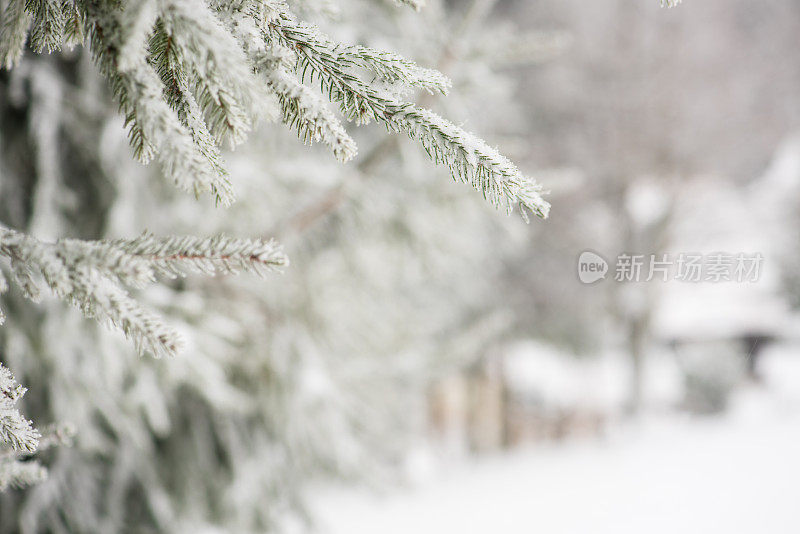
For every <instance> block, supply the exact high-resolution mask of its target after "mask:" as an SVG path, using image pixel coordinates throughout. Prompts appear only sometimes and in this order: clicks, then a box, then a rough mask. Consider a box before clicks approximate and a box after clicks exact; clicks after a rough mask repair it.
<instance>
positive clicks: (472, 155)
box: [268, 14, 549, 218]
mask: <svg viewBox="0 0 800 534" xmlns="http://www.w3.org/2000/svg"><path fill="white" fill-rule="evenodd" d="M268 27H269V36H270V38H271V39H272V40H273V42H276V43H279V44H281V45H283V46H285V47H287V48H289V49H291V50H293V51H294V52H295V53H296V55H297V66H296V69H297V71H298V72H299V73H301V81H305V79H306V78H307V79H308V80H309V81H310V82H312V83H314V81H315V80H316V82H317V83H319V84H320V88H321V89H322V91H323V92H324V93H326V94H327V95H328V97H329V98H330V100H331V101H333V102H337V103H339V106H340V108H341V111H342V113H343V114H344V115H345V116H346V117H347V118H348V119H349V120H353V121H355V122H356V123H358V124H365V123H369V122H371V121H373V120H374V121H378V122H381V123H383V124H384V125H385V126H386V127H387V128H388V129H389V130H390V131H393V132H405V133H407V134H408V135H409V137H411V138H414V139H417V140H418V141H419V142H420V144H422V146H423V148H424V149H425V151H426V152H427V153H428V155H429V156H430V158H431V159H432V160H433V161H434V162H435V163H437V164H441V165H445V166H446V167H448V169H449V170H450V173H451V175H452V176H453V178H454V179H456V180H458V181H462V182H465V183H469V184H470V185H472V186H473V187H474V188H475V189H476V190H478V191H480V192H482V194H483V195H484V197H485V198H486V199H487V200H488V201H489V202H490V203H491V204H493V205H494V206H495V207H502V208H505V209H506V211H508V212H510V211H512V210H513V209H514V207H515V206H519V208H520V213H522V215H523V217H525V218H527V211H531V212H533V213H534V214H535V215H537V216H539V217H542V218H546V217H547V214H548V212H549V204H548V203H547V202H546V201H545V200H544V199H543V198H542V196H541V192H542V190H541V187H540V186H539V185H538V184H536V183H535V182H534V181H533V180H532V179H530V178H528V177H526V176H524V175H523V174H522V173H521V172H520V170H519V169H518V168H517V167H516V166H515V165H514V164H513V163H512V162H511V161H510V160H508V159H507V158H506V157H505V156H503V155H502V154H500V153H499V152H498V151H497V150H496V149H494V148H492V147H490V146H489V145H488V144H486V142H485V141H483V140H481V139H479V138H478V137H476V136H474V135H473V134H471V133H469V132H466V131H464V130H463V129H461V128H459V127H458V126H455V125H454V124H452V123H451V122H449V121H447V120H445V119H443V118H442V117H440V116H438V115H437V114H435V113H433V112H432V111H430V110H427V109H421V108H417V107H415V106H414V105H413V104H410V103H407V102H401V101H399V100H396V99H395V98H393V97H391V96H387V95H384V94H381V93H379V92H378V91H377V90H376V89H374V88H373V87H371V86H370V85H368V84H367V83H365V82H364V81H362V80H361V79H360V78H358V77H357V76H356V75H355V74H354V73H352V72H350V71H349V70H347V69H346V67H347V66H348V65H351V64H352V61H348V60H345V61H342V60H341V58H340V54H339V48H338V47H337V45H336V44H335V43H334V42H333V41H331V40H330V39H329V38H327V37H326V36H324V35H323V34H322V33H321V32H319V30H317V29H316V28H315V27H313V26H310V25H308V24H303V23H298V22H296V21H295V20H294V19H293V18H292V17H291V16H289V15H285V14H282V15H280V16H278V17H276V18H274V19H273V20H272V21H271V22H269V23H268Z"/></svg>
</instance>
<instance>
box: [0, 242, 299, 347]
mask: <svg viewBox="0 0 800 534" xmlns="http://www.w3.org/2000/svg"><path fill="white" fill-rule="evenodd" d="M0 256H5V257H6V258H8V259H10V260H11V268H12V272H14V274H15V281H16V283H17V284H18V285H19V286H20V288H21V289H22V291H23V293H24V294H25V295H26V296H27V297H29V298H31V299H37V298H38V297H39V293H40V292H39V287H38V284H37V283H36V281H35V280H34V271H35V272H38V273H39V274H41V275H42V278H43V279H44V281H45V283H46V285H47V286H48V287H49V288H50V289H51V291H52V292H53V293H54V294H55V295H56V296H57V297H59V298H61V299H63V300H65V301H67V302H69V303H70V304H72V305H73V306H75V307H76V308H78V309H79V310H81V311H82V312H83V314H84V315H86V316H87V317H89V318H92V319H96V320H97V321H98V322H100V323H101V324H104V325H106V326H109V327H114V328H116V329H119V330H121V331H122V332H123V333H124V334H125V336H126V337H128V338H129V339H131V340H132V341H133V343H134V345H135V346H136V349H137V351H138V352H139V353H142V354H143V353H151V354H153V355H155V356H156V357H160V356H164V355H174V354H175V353H177V352H178V350H179V348H180V346H181V345H182V340H181V338H180V336H179V335H178V334H177V332H175V330H174V329H172V328H171V327H169V326H168V325H167V324H166V323H165V322H164V320H163V319H162V318H161V317H160V316H159V315H157V314H156V313H154V312H151V311H150V310H148V309H146V308H145V307H144V306H142V305H141V304H139V303H138V302H137V301H136V300H135V299H133V298H132V297H131V296H130V295H129V294H128V292H127V291H126V290H125V289H124V288H123V287H122V286H123V285H128V286H133V287H142V286H144V285H146V284H148V283H151V282H153V281H155V278H156V275H167V276H170V277H175V276H183V275H187V274H189V273H193V272H196V273H202V274H207V275H213V274H232V273H239V272H244V271H247V272H252V273H255V274H257V275H260V276H264V275H266V274H267V273H268V272H271V271H275V270H278V269H281V268H282V267H284V266H286V265H287V264H288V260H287V258H286V256H285V255H284V254H283V252H282V250H281V249H280V247H279V246H278V245H277V244H276V243H275V242H273V241H263V240H248V239H234V238H229V237H226V236H222V235H220V236H216V237H212V238H199V237H155V236H153V235H150V234H144V235H142V236H140V237H138V238H136V239H131V240H125V239H119V240H113V241H108V240H106V241H81V240H77V239H62V240H59V241H56V242H55V243H45V242H43V241H39V240H38V239H35V238H33V237H31V236H28V235H25V234H22V233H20V232H16V231H14V230H9V229H4V228H2V227H0Z"/></svg>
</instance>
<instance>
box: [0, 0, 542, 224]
mask: <svg viewBox="0 0 800 534" xmlns="http://www.w3.org/2000/svg"><path fill="white" fill-rule="evenodd" d="M400 3H401V4H405V5H409V6H411V7H413V8H416V9H419V8H420V7H421V5H422V3H421V2H417V1H414V2H405V1H404V2H400ZM3 18H4V22H3V28H2V38H1V39H0V62H2V64H4V65H5V66H6V67H7V68H11V67H13V66H14V64H15V63H16V62H17V61H18V60H19V58H20V57H21V56H22V52H23V48H24V44H25V42H26V38H27V36H28V35H30V42H31V45H32V47H33V49H34V50H36V51H43V50H47V51H52V50H58V49H60V48H61V47H62V46H64V45H65V44H72V43H75V42H80V41H82V40H85V41H87V42H88V43H89V46H90V47H91V50H92V53H93V55H94V58H95V60H96V62H97V64H98V65H99V67H100V70H101V71H102V73H103V75H104V76H105V77H106V78H108V80H109V82H110V84H111V86H112V88H113V92H114V95H115V97H116V99H117V102H118V104H119V107H120V109H121V111H122V112H123V113H124V114H125V118H126V122H127V124H128V129H129V138H130V142H131V145H132V147H133V149H134V152H135V154H136V156H137V157H138V158H139V159H140V160H141V161H142V162H145V163H146V162H149V161H150V160H152V159H157V160H158V161H159V162H160V163H161V167H162V169H163V173H164V175H165V176H166V177H167V178H168V179H170V180H171V181H173V182H174V183H175V184H176V185H177V186H178V187H180V188H182V189H185V190H187V191H192V192H194V193H195V194H201V193H210V194H212V195H213V196H214V197H215V198H216V200H217V201H218V202H219V203H221V204H225V205H227V204H230V203H231V202H232V201H233V193H232V189H231V184H230V182H229V180H228V176H227V172H226V171H225V168H224V164H223V163H222V161H221V157H220V153H219V146H220V145H221V144H223V143H226V144H229V145H230V146H235V145H237V144H239V143H241V142H242V141H244V139H245V138H246V136H247V133H248V131H249V130H250V129H251V128H252V126H253V123H254V122H255V121H257V120H258V119H260V118H269V117H270V116H271V115H272V114H273V113H274V111H275V110H274V109H272V108H274V107H275V106H274V105H273V106H270V105H269V104H270V102H273V103H274V102H275V101H278V102H279V103H280V111H279V113H280V116H281V118H282V120H283V122H285V123H286V124H287V125H289V126H290V127H292V128H294V129H296V130H297V132H298V134H299V136H300V138H301V139H302V140H303V141H305V142H306V143H314V142H320V143H324V144H325V145H327V146H328V147H330V149H331V151H332V152H333V153H334V155H335V156H336V158H337V159H339V160H340V161H343V162H344V161H348V160H349V159H351V158H353V157H354V156H355V154H356V146H355V142H354V141H353V139H352V138H351V137H350V136H349V135H348V134H347V132H346V130H345V129H344V128H343V126H342V125H341V124H340V122H339V120H338V119H337V117H336V116H335V115H334V114H333V113H332V112H331V111H330V110H329V109H328V108H327V105H326V103H325V102H324V101H323V99H322V98H321V97H320V95H319V94H318V93H315V92H314V91H312V90H311V88H310V87H309V86H310V85H315V86H316V85H318V86H319V88H320V89H321V90H322V93H323V94H324V95H325V96H326V97H327V98H328V100H330V101H331V102H333V103H335V104H336V105H338V107H339V109H340V111H341V112H342V115H343V116H344V117H345V118H346V119H347V120H349V121H355V122H356V123H357V124H366V123H369V122H372V121H378V122H380V123H382V124H384V125H385V126H386V127H387V129H389V130H390V131H393V132H403V133H406V134H407V135H409V136H410V137H412V138H415V139H417V140H418V141H419V142H420V144H421V145H422V146H423V148H424V149H425V150H426V152H427V153H428V154H429V155H430V157H431V159H432V160H433V161H434V162H436V163H437V164H441V165H445V166H446V167H447V168H448V169H449V170H450V172H451V174H452V176H453V177H454V178H455V179H456V180H459V181H463V182H465V183H469V184H471V185H472V186H473V187H474V188H475V189H477V190H479V191H481V192H482V193H483V194H484V196H485V197H486V198H487V199H488V200H489V201H490V202H491V203H492V204H494V205H496V206H501V207H503V208H505V209H506V210H507V211H511V210H513V209H514V208H515V207H517V206H519V209H520V211H521V212H522V214H523V216H526V213H527V212H528V211H530V212H532V213H534V214H536V215H537V216H540V217H546V216H547V212H548V209H549V206H548V204H547V202H545V201H544V200H543V199H542V197H541V194H540V193H541V188H540V187H539V186H538V185H537V184H536V183H535V182H534V181H533V180H532V179H531V178H529V177H526V176H524V175H523V174H522V173H521V172H520V170H519V169H518V168H517V167H516V166H515V165H514V164H513V163H511V162H510V161H509V160H508V159H506V158H505V157H504V156H502V155H501V154H499V153H498V152H497V151H496V150H495V149H493V148H492V147H490V146H489V145H487V144H486V143H485V142H484V141H482V140H481V139H479V138H477V137H475V136H474V135H472V134H470V133H468V132H466V131H464V130H463V129H461V128H459V127H458V126H456V125H454V124H452V123H451V122H449V121H447V120H445V119H443V118H442V117H440V116H438V115H436V114H435V113H433V112H431V111H429V110H426V109H418V108H416V107H415V106H414V105H412V104H411V103H409V102H406V101H403V100H401V99H398V98H397V96H396V94H397V91H396V90H397V89H403V88H405V89H410V88H421V89H424V90H427V91H431V92H441V93H445V92H446V91H447V88H448V86H449V81H448V80H447V79H446V78H445V77H444V76H443V75H442V74H440V73H439V72H436V71H434V70H431V69H426V68H421V67H419V66H417V65H416V64H415V63H413V62H411V61H407V60H405V59H403V58H402V57H400V56H398V55H396V54H393V53H391V52H386V51H381V50H375V49H372V48H369V47H364V46H348V45H346V44H342V43H338V42H336V41H333V40H332V39H330V38H329V37H327V36H326V35H324V34H323V33H322V32H320V31H319V29H318V28H317V27H315V26H314V25H312V24H308V23H305V22H303V21H300V20H298V19H297V17H296V16H295V15H294V14H293V13H292V11H291V9H290V7H289V5H288V4H287V3H286V2H284V1H283V0H266V1H260V0H240V1H235V2H230V1H220V0H217V1H213V2H211V3H210V4H207V3H206V2H203V1H201V0H159V1H156V0H141V1H139V0H136V1H133V0H128V1H119V0H72V1H69V2H54V1H48V0H40V1H26V0H9V2H8V4H7V5H6V7H5V10H4V16H3ZM364 73H367V74H369V76H370V77H369V78H368V77H366V76H364ZM376 82H381V83H376ZM307 84H308V85H307ZM392 89H394V90H392Z"/></svg>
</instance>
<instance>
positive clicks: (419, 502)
mask: <svg viewBox="0 0 800 534" xmlns="http://www.w3.org/2000/svg"><path fill="white" fill-rule="evenodd" d="M764 363H765V367H764V375H765V377H766V383H765V384H764V385H762V386H749V387H747V388H744V389H743V390H741V391H740V392H739V394H738V395H737V396H736V397H735V399H734V402H733V406H732V409H731V410H730V412H729V413H728V414H727V415H725V416H724V417H720V418H696V419H692V418H688V417H682V416H679V415H672V416H663V415H662V416H652V415H651V416H650V417H649V418H645V419H643V420H642V421H641V422H640V423H638V424H637V425H628V426H626V427H623V428H619V429H617V430H616V431H614V432H613V433H612V434H611V435H609V436H608V437H607V438H606V439H604V440H602V441H595V442H583V443H572V444H566V445H564V444H562V445H560V446H559V445H550V446H547V447H539V448H532V449H528V450H521V451H517V452H514V453H510V454H506V455H499V456H497V457H493V458H484V459H482V460H480V461H476V462H474V463H471V464H464V465H462V466H461V467H459V468H457V469H455V470H450V471H448V472H440V473H439V474H438V475H437V476H435V477H434V478H432V479H430V480H428V481H427V482H425V483H422V484H417V485H415V486H412V487H408V488H406V489H403V490H395V491H393V492H391V493H389V494H386V495H384V496H383V497H376V496H374V495H370V494H366V493H359V492H357V493H353V492H341V493H338V494H327V495H326V496H325V497H324V498H321V499H320V501H319V503H318V506H317V512H318V513H319V515H320V517H321V523H320V524H321V531H322V532H328V533H331V534H340V533H341V534H345V533H346V534H359V533H362V532H363V533H375V532H380V533H381V534H394V533H398V534H400V533H402V534H409V533H414V534H426V533H436V534H441V533H459V534H478V533H481V534H483V533H502V534H517V533H518V534H530V533H534V532H541V533H547V534H561V533H563V534H577V533H591V534H603V533H606V532H607V533H613V534H626V533H630V534H644V533H646V534H660V533H664V534H676V533H699V534H709V533H725V534H737V533H747V534H750V533H753V534H762V533H764V534H796V533H797V532H800V506H798V504H800V395H798V393H797V392H798V391H800V353H798V352H797V350H796V349H784V350H783V351H778V350H773V351H771V352H769V353H767V354H766V355H765V362H764Z"/></svg>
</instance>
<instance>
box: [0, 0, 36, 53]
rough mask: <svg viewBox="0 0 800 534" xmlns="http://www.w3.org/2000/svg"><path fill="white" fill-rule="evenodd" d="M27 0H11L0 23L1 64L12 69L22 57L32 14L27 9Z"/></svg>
mask: <svg viewBox="0 0 800 534" xmlns="http://www.w3.org/2000/svg"><path fill="white" fill-rule="evenodd" d="M25 2H26V0H9V1H8V3H7V4H6V6H5V9H4V10H3V12H2V15H3V19H2V23H0V66H1V67H5V68H7V69H10V68H12V67H13V66H14V64H15V63H16V62H17V61H19V59H20V58H21V57H22V52H23V51H24V50H25V41H26V40H27V39H28V28H29V26H30V23H31V16H30V14H29V13H28V12H27V11H26V10H25Z"/></svg>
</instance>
